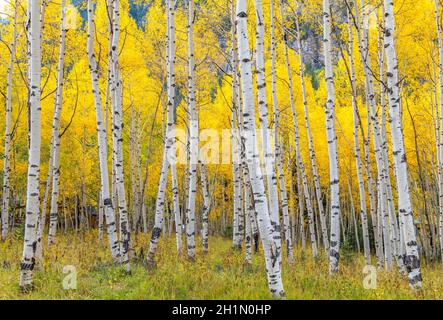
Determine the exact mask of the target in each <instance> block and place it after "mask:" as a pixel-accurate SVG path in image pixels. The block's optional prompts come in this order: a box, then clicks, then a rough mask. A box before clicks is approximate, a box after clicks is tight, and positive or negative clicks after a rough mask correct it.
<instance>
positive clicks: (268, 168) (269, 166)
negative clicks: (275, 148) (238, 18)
mask: <svg viewBox="0 0 443 320" xmlns="http://www.w3.org/2000/svg"><path fill="white" fill-rule="evenodd" d="M254 5H255V15H256V27H257V32H256V37H255V46H256V48H255V63H256V70H255V73H256V79H257V99H258V107H259V121H260V129H261V142H262V143H261V147H262V150H263V155H264V174H265V176H266V186H267V192H268V194H269V210H270V218H271V224H272V225H273V227H274V239H275V243H276V245H277V252H278V254H279V255H278V256H277V259H278V260H279V261H280V262H281V250H282V248H281V235H280V229H281V227H280V219H279V206H278V190H277V177H276V174H275V155H274V153H273V152H272V148H271V141H270V140H271V136H270V134H269V118H268V103H267V97H266V75H265V25H264V23H265V21H264V20H265V18H264V14H263V1H262V0H254ZM245 219H246V218H245ZM286 221H287V220H286ZM286 229H288V226H286Z"/></svg>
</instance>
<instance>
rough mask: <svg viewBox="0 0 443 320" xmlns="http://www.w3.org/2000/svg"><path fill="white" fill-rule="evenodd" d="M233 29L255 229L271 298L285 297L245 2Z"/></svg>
mask: <svg viewBox="0 0 443 320" xmlns="http://www.w3.org/2000/svg"><path fill="white" fill-rule="evenodd" d="M236 15H237V20H236V27H237V30H238V31H237V32H238V37H239V39H238V43H239V61H240V72H241V84H242V95H243V118H244V123H243V129H244V132H243V134H244V135H243V137H242V139H244V143H245V148H246V158H247V164H248V169H249V174H250V180H251V186H252V190H253V194H254V204H255V210H256V212H257V215H258V225H259V228H260V235H261V237H262V243H263V248H264V252H265V261H266V270H267V274H268V284H269V289H270V291H271V294H272V295H273V297H274V298H277V299H281V298H284V297H285V293H284V289H283V283H282V279H281V270H280V264H279V263H278V262H279V261H278V256H279V253H278V252H277V243H276V241H275V240H274V239H273V236H274V228H273V226H272V224H271V220H270V217H269V210H268V199H267V197H266V191H265V185H264V181H263V175H262V172H261V168H260V159H259V154H258V143H257V139H256V135H255V129H256V125H255V116H254V114H255V110H254V90H253V80H252V63H251V58H250V52H249V39H248V30H247V13H246V1H245V0H238V1H237V10H236Z"/></svg>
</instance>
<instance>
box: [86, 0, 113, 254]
mask: <svg viewBox="0 0 443 320" xmlns="http://www.w3.org/2000/svg"><path fill="white" fill-rule="evenodd" d="M94 34H95V22H94V8H93V3H92V0H88V60H89V69H90V72H91V79H92V93H93V95H94V105H95V113H96V118H97V134H98V154H99V161H100V178H101V193H102V202H103V206H104V212H105V218H106V230H107V234H108V241H109V246H110V249H111V254H112V257H113V258H114V260H116V261H117V260H119V259H120V248H119V244H118V239H117V228H116V221H115V211H114V207H113V205H112V200H111V193H110V188H109V172H108V164H107V159H108V151H107V145H106V128H105V126H104V122H103V115H102V101H101V97H100V88H99V70H98V64H97V59H96V57H95V53H94Z"/></svg>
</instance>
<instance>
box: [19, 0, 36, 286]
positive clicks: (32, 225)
mask: <svg viewBox="0 0 443 320" xmlns="http://www.w3.org/2000/svg"><path fill="white" fill-rule="evenodd" d="M28 6H29V11H28V12H29V14H30V17H29V19H30V28H29V35H28V36H29V39H30V40H29V42H30V57H29V70H30V83H29V93H30V97H29V102H30V121H29V123H30V128H29V129H30V130H29V135H30V145H29V156H28V177H27V189H26V221H25V236H24V244H23V256H22V261H21V264H20V283H19V284H20V288H21V289H23V290H27V289H29V288H30V287H32V285H33V270H34V266H35V250H36V246H37V222H38V218H39V213H40V199H39V195H40V190H39V177H40V147H41V108H40V95H41V91H40V80H41V45H40V37H41V23H40V1H39V0H29V1H28Z"/></svg>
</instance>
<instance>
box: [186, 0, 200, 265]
mask: <svg viewBox="0 0 443 320" xmlns="http://www.w3.org/2000/svg"><path fill="white" fill-rule="evenodd" d="M188 9H189V12H188V110H189V113H190V124H189V128H190V129H189V130H190V139H189V142H190V148H189V152H190V163H189V173H188V174H189V189H188V191H189V193H188V205H187V208H186V236H187V249H188V259H189V260H191V261H192V260H194V259H195V198H196V194H197V163H198V160H199V157H198V155H199V152H198V147H199V146H198V114H197V106H196V101H195V98H196V88H195V57H194V19H195V13H194V0H189V1H188ZM200 169H202V168H201V167H200ZM200 172H202V171H200Z"/></svg>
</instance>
